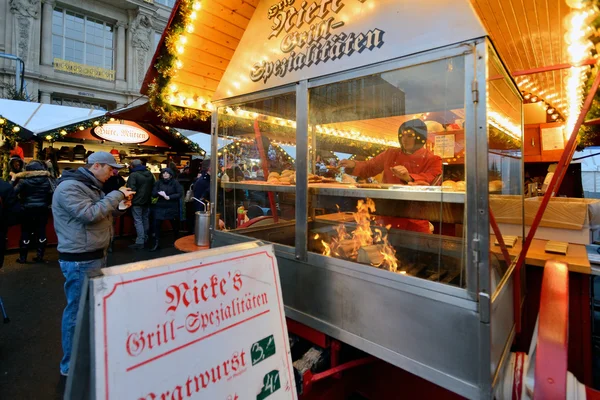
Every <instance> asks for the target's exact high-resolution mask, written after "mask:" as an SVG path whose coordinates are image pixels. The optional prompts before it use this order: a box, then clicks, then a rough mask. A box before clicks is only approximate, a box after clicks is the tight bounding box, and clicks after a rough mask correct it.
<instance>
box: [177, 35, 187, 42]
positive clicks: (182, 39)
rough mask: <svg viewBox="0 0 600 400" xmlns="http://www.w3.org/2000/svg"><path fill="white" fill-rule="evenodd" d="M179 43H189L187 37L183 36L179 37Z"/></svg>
mask: <svg viewBox="0 0 600 400" xmlns="http://www.w3.org/2000/svg"><path fill="white" fill-rule="evenodd" d="M179 43H181V44H186V43H187V37H185V36H183V35H181V36H179Z"/></svg>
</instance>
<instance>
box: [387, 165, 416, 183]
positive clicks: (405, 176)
mask: <svg viewBox="0 0 600 400" xmlns="http://www.w3.org/2000/svg"><path fill="white" fill-rule="evenodd" d="M391 170H392V173H393V174H394V175H396V176H397V177H398V178H400V179H402V180H403V181H404V182H412V178H411V177H410V174H409V173H408V170H407V169H406V167H405V166H403V165H396V166H395V167H392V168H391Z"/></svg>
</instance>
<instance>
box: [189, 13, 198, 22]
mask: <svg viewBox="0 0 600 400" xmlns="http://www.w3.org/2000/svg"><path fill="white" fill-rule="evenodd" d="M196 18H198V14H197V13H196V11H192V13H191V14H190V19H191V20H192V21H194V20H195V19H196Z"/></svg>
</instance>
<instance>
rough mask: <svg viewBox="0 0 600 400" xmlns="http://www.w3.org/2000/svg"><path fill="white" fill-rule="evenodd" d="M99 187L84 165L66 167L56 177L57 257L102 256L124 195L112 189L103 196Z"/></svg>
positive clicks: (65, 258) (83, 259) (55, 226)
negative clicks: (76, 167) (74, 168)
mask: <svg viewBox="0 0 600 400" xmlns="http://www.w3.org/2000/svg"><path fill="white" fill-rule="evenodd" d="M101 189H102V184H101V183H100V182H99V181H98V180H97V179H96V177H95V176H94V175H93V174H92V173H91V172H89V171H88V170H87V169H85V168H79V169H78V170H76V171H65V172H64V173H63V175H62V177H61V178H60V179H59V180H58V186H57V187H56V190H55V191H54V195H53V197H52V214H53V216H54V230H55V231H56V235H57V236H58V252H59V259H60V260H63V261H89V260H95V259H99V258H102V257H104V252H105V250H106V249H107V248H108V245H109V244H110V239H111V236H112V220H113V213H114V212H115V210H117V209H118V207H119V202H120V201H121V200H123V199H124V195H123V193H121V192H120V191H118V190H115V191H113V192H111V193H109V194H107V195H106V196H105V195H104V193H103V192H102V190H101ZM99 255H100V256H99Z"/></svg>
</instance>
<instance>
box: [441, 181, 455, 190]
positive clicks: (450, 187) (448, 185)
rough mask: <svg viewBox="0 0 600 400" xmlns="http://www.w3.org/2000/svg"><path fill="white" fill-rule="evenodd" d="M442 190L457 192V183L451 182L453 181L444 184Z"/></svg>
mask: <svg viewBox="0 0 600 400" xmlns="http://www.w3.org/2000/svg"><path fill="white" fill-rule="evenodd" d="M442 190H450V191H455V190H456V182H454V181H451V180H447V181H444V182H442Z"/></svg>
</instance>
